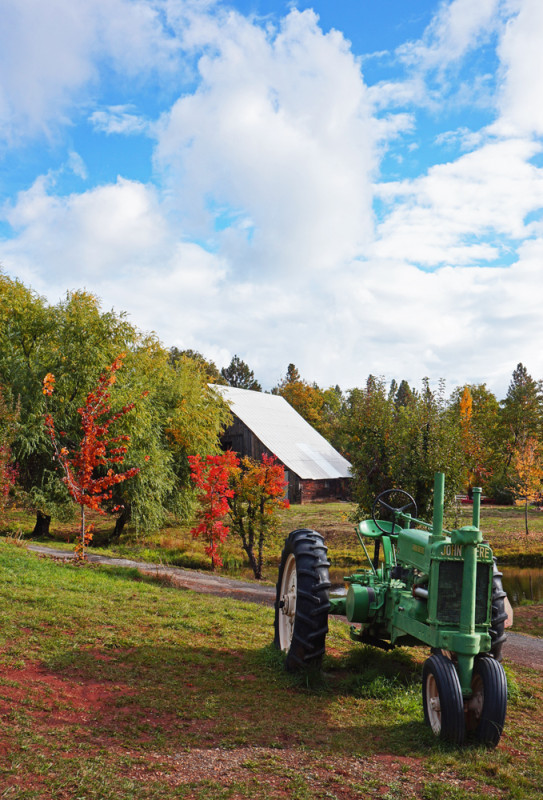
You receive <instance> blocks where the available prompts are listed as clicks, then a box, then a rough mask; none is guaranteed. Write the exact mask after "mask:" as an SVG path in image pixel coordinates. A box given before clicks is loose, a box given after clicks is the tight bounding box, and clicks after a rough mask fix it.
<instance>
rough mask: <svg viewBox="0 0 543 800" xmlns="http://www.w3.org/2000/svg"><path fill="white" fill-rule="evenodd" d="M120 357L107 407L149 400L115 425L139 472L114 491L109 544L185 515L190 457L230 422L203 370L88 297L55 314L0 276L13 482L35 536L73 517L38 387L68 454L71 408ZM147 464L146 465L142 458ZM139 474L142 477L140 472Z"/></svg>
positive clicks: (69, 299)
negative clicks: (30, 511)
mask: <svg viewBox="0 0 543 800" xmlns="http://www.w3.org/2000/svg"><path fill="white" fill-rule="evenodd" d="M119 352H126V354H127V355H126V362H125V365H126V366H125V369H124V370H121V372H120V374H119V380H118V381H117V383H116V384H115V387H114V391H113V395H112V399H113V402H114V403H115V405H123V404H127V403H128V402H130V400H131V398H132V397H134V396H141V395H142V394H143V393H144V392H147V395H146V396H145V398H143V399H142V400H141V402H139V403H138V413H137V414H133V415H129V416H128V417H127V418H126V419H124V420H123V421H122V422H121V423H120V427H121V429H122V430H121V433H123V434H127V435H129V436H130V439H131V448H130V463H129V464H128V467H129V468H132V467H134V468H139V469H140V472H139V473H138V474H137V476H136V477H135V478H133V479H132V480H131V481H127V482H126V483H125V484H123V485H122V486H121V485H119V486H116V487H115V488H114V492H113V497H112V503H111V505H112V507H114V506H122V511H120V512H119V513H118V514H117V516H116V524H115V528H114V530H113V531H112V536H115V537H118V536H120V534H121V533H122V531H123V528H124V526H125V524H126V523H127V522H128V521H129V520H130V521H131V522H132V523H133V525H134V526H135V528H136V530H137V531H139V532H142V533H145V532H146V531H149V530H155V529H156V528H157V527H159V526H160V524H162V522H163V521H164V519H165V515H166V514H167V513H169V512H174V513H176V514H178V515H183V516H185V517H186V516H188V515H189V513H190V511H191V509H192V504H193V500H192V497H193V492H192V489H191V487H190V479H189V473H190V470H189V467H188V461H187V456H188V454H190V453H197V452H199V453H203V454H205V453H213V452H217V451H218V449H219V445H218V435H219V433H220V431H221V430H222V428H223V427H224V425H225V424H226V423H227V421H228V420H229V419H230V414H229V410H228V408H227V406H226V405H225V403H224V401H223V400H222V398H220V397H217V396H216V395H215V394H214V392H212V391H211V390H210V389H209V388H208V383H209V378H208V376H207V375H206V374H205V372H204V370H203V369H202V368H201V365H200V364H199V363H197V361H196V360H195V359H193V358H190V357H188V356H180V357H179V358H178V359H172V357H171V352H168V351H166V350H165V349H164V348H163V347H162V346H161V345H160V343H159V342H158V341H157V340H156V338H155V337H153V336H144V335H142V334H141V333H140V332H139V331H137V329H136V328H134V327H133V326H132V325H130V324H129V323H128V322H127V320H126V317H125V315H124V314H122V313H121V314H117V313H115V312H113V311H108V312H102V310H101V308H100V303H99V301H98V299H97V298H96V297H95V296H94V295H92V294H89V293H88V292H72V293H68V294H67V295H66V298H65V299H63V300H62V301H61V302H59V303H57V304H56V305H54V306H49V305H47V303H46V301H45V300H44V299H43V298H41V297H39V296H38V295H36V294H35V293H34V292H32V291H31V290H30V289H27V288H26V287H25V286H24V285H23V284H22V283H21V282H20V281H16V280H12V279H9V278H7V277H6V276H3V275H0V383H2V384H3V385H4V387H5V391H6V399H7V400H8V401H9V402H16V401H17V398H20V424H19V426H18V431H17V436H16V438H15V440H14V442H13V447H12V449H13V457H14V458H15V460H16V461H17V462H18V464H19V470H20V483H21V485H22V488H23V489H24V490H25V492H26V498H27V502H28V503H29V504H30V505H31V507H33V508H34V509H35V510H36V512H37V520H36V527H35V530H34V535H36V536H39V535H46V534H47V532H48V527H49V521H50V519H51V516H56V517H61V516H68V515H69V514H71V513H73V511H72V509H73V504H72V502H71V499H70V496H69V493H68V491H67V489H66V486H65V485H64V483H63V482H62V480H61V478H60V476H59V474H58V471H57V470H56V468H55V464H54V462H53V460H52V456H51V444H50V440H49V438H48V436H47V434H46V431H45V430H44V428H43V415H44V412H45V405H44V396H43V394H42V385H41V384H42V379H43V376H44V375H45V374H47V373H52V374H54V375H55V378H56V386H55V394H54V397H53V398H52V402H53V405H54V407H53V413H54V417H55V420H56V423H57V429H58V430H61V431H64V433H65V434H66V440H67V442H68V446H75V445H76V443H77V442H78V440H79V439H78V424H79V415H78V408H81V407H82V406H83V404H84V402H85V398H86V391H87V387H88V386H89V385H91V386H92V385H94V384H95V383H96V381H97V380H98V377H99V375H100V374H102V373H103V371H104V370H105V368H106V367H107V365H108V364H111V363H112V361H113V360H114V358H115V356H116V355H117V354H118V353H119ZM146 456H148V458H149V460H148V461H146V460H145V458H146ZM143 467H145V469H143Z"/></svg>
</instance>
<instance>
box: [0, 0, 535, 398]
mask: <svg viewBox="0 0 543 800" xmlns="http://www.w3.org/2000/svg"><path fill="white" fill-rule="evenodd" d="M0 21H1V24H0V264H1V265H2V269H3V270H4V271H5V273H6V274H8V275H10V276H13V277H18V278H20V279H21V280H22V281H23V282H25V283H26V284H27V285H29V286H31V287H32V288H33V289H34V290H35V291H36V292H38V293H40V294H42V295H45V296H46V297H47V298H48V299H49V300H50V301H51V302H56V301H57V300H58V299H59V298H61V297H62V296H64V295H65V293H66V291H70V290H74V289H80V288H85V289H87V290H89V291H92V292H93V293H94V294H96V295H97V296H98V297H100V298H101V300H102V304H103V308H104V309H108V308H111V307H114V308H116V309H117V310H118V311H126V312H128V314H129V315H130V319H131V320H132V322H133V323H134V324H136V325H137V326H138V327H139V328H141V329H143V330H154V331H156V333H157V334H158V336H159V337H160V339H161V341H162V342H163V343H164V344H165V345H166V346H172V345H176V346H177V347H180V348H192V349H196V350H199V351H200V352H202V353H203V354H205V355H206V356H208V357H210V358H212V359H213V360H215V362H216V363H217V364H218V365H219V366H223V365H226V364H228V363H229V361H230V359H231V357H232V356H233V355H234V354H238V355H239V356H240V357H242V358H244V359H245V360H246V361H247V362H248V363H249V365H250V366H251V367H252V368H253V369H254V371H255V373H256V375H257V377H258V378H259V379H260V380H261V382H262V384H263V385H264V386H265V387H266V388H269V387H271V386H273V385H274V384H275V383H276V382H277V381H278V380H279V379H280V378H281V377H282V375H284V373H285V372H286V368H287V365H288V364H289V363H290V362H294V363H295V364H296V365H297V367H298V369H299V370H300V372H301V374H302V376H303V377H305V378H306V379H307V380H310V381H316V382H318V383H319V384H320V385H322V386H328V385H335V384H336V383H339V384H340V385H341V386H342V387H344V388H349V387H352V386H356V385H361V384H362V383H363V382H364V380H365V378H366V376H367V375H368V374H369V373H370V372H371V373H374V374H378V375H383V376H384V377H385V378H387V379H391V378H396V379H397V380H401V379H402V378H407V379H408V380H409V381H411V382H412V383H415V384H418V383H419V381H420V379H421V378H422V377H423V376H426V375H427V376H429V377H430V378H431V379H432V380H437V379H438V378H440V377H443V378H446V380H447V382H448V385H449V388H451V389H452V388H453V387H454V386H455V385H457V384H461V383H463V382H465V381H469V382H474V383H479V382H481V383H482V382H486V383H487V385H489V386H490V388H492V389H494V390H495V391H496V392H497V393H498V394H499V395H503V394H504V393H505V391H506V389H507V385H508V382H509V379H510V376H511V373H512V371H513V369H514V367H515V366H516V364H517V363H518V362H519V361H522V362H523V363H524V364H525V365H526V366H527V367H528V369H529V371H530V372H531V373H532V375H533V376H534V377H536V378H542V377H543V348H542V346H541V345H542V319H543V314H542V309H543V280H542V277H543V276H542V257H543V225H542V214H541V211H542V207H543V174H542V169H543V155H542V143H543V103H542V102H541V99H542V94H543V93H542V81H543V48H542V47H541V42H542V41H543V4H542V3H541V2H540V0H478V2H477V3H474V2H473V0H449V1H444V2H433V1H431V0H358V1H356V2H355V1H354V0H351V1H350V2H347V1H345V2H341V1H340V0H336V2H329V1H328V0H322V2H319V1H318V0H317V1H316V2H313V3H311V2H309V1H307V2H306V0H303V1H302V0H300V2H297V3H284V2H274V0H238V1H237V2H232V3H226V2H221V1H220V0H48V2H47V3H43V2H41V0H0Z"/></svg>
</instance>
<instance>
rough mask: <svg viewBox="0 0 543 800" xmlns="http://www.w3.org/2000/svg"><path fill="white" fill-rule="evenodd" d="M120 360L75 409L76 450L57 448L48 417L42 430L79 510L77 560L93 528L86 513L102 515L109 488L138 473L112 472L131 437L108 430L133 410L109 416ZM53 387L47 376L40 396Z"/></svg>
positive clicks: (130, 406) (127, 408)
mask: <svg viewBox="0 0 543 800" xmlns="http://www.w3.org/2000/svg"><path fill="white" fill-rule="evenodd" d="M123 359H124V354H121V355H119V356H117V358H116V359H115V361H114V362H113V364H112V365H111V366H110V367H108V368H107V370H106V372H104V374H103V375H101V376H100V378H99V380H98V384H97V386H96V388H95V390H94V391H93V392H90V393H89V394H88V395H87V399H86V401H85V405H84V406H83V407H82V408H78V413H79V415H80V417H81V429H82V432H83V436H82V439H81V441H80V443H79V446H78V447H77V448H73V449H70V448H68V447H61V446H59V443H58V440H57V434H56V431H55V424H54V420H53V416H52V414H51V413H47V414H46V415H45V427H46V429H47V431H48V433H49V435H50V437H51V441H52V443H53V447H54V450H55V456H56V458H57V460H58V462H59V464H60V465H61V467H62V469H63V471H64V478H63V481H64V483H65V484H66V487H67V489H68V491H69V493H70V495H71V496H72V498H73V499H74V501H75V502H76V503H77V504H78V505H79V507H80V510H81V524H80V532H79V534H80V535H79V540H78V543H77V545H76V548H75V555H76V559H78V560H84V559H85V548H86V547H87V545H88V544H89V542H90V541H91V540H92V530H93V526H92V525H86V521H85V509H86V508H88V509H90V510H92V511H98V512H99V513H100V514H105V513H106V512H105V511H104V509H103V508H102V506H103V504H104V503H105V502H107V501H108V500H110V499H111V497H112V491H111V487H112V486H114V485H115V484H116V483H121V482H122V481H126V480H128V479H129V478H132V477H133V476H134V475H136V474H137V473H138V472H139V468H138V467H131V468H130V469H127V470H126V471H125V472H116V471H114V468H115V469H117V468H118V465H120V464H122V463H123V461H124V457H125V454H126V452H127V447H128V443H129V441H130V437H129V436H128V435H127V434H120V435H118V436H112V435H111V434H110V428H111V426H112V425H113V423H115V422H117V420H119V419H121V418H122V417H123V416H124V415H125V414H127V413H128V412H129V411H131V410H132V409H133V408H134V403H129V404H128V405H126V406H123V407H122V408H121V409H119V411H115V412H114V413H112V414H110V412H111V405H110V388H111V386H112V385H113V384H114V383H115V381H116V373H117V371H118V370H119V369H120V367H121V366H122V362H123ZM54 386H55V377H54V375H52V374H51V373H50V372H49V373H48V374H47V375H46V376H45V378H44V379H43V393H44V395H46V397H51V395H52V394H53V391H54ZM108 415H109V416H108ZM60 435H61V436H62V435H63V434H62V433H61V434H60ZM113 510H114V511H118V510H119V509H118V508H114V509H113Z"/></svg>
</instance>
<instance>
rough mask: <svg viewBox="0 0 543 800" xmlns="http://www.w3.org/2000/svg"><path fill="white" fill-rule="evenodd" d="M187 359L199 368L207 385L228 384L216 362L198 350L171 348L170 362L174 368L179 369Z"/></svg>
mask: <svg viewBox="0 0 543 800" xmlns="http://www.w3.org/2000/svg"><path fill="white" fill-rule="evenodd" d="M187 359H188V360H189V361H191V362H193V363H194V364H195V365H196V366H197V367H198V368H199V370H200V371H201V373H202V375H203V376H204V377H205V379H206V381H207V383H218V384H223V385H224V384H225V383H226V381H225V380H224V378H223V376H222V375H221V373H220V371H219V369H218V367H217V365H216V364H215V362H214V361H211V360H210V359H209V358H205V356H203V355H202V354H201V353H199V352H198V351H197V350H179V349H178V348H177V347H170V350H169V360H170V364H171V365H172V366H173V367H177V366H178V365H179V364H180V363H181V362H183V361H185V362H186V361H187Z"/></svg>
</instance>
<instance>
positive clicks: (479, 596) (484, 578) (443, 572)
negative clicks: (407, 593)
mask: <svg viewBox="0 0 543 800" xmlns="http://www.w3.org/2000/svg"><path fill="white" fill-rule="evenodd" d="M463 571H464V562H463V561H442V562H441V563H440V565H439V587H438V600H437V618H438V620H439V622H448V623H451V624H453V625H458V624H459V622H460V602H461V599H462V574H463ZM489 579H490V567H489V565H488V564H477V589H476V593H475V624H476V625H483V624H484V623H485V622H486V618H487V612H488V582H489Z"/></svg>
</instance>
